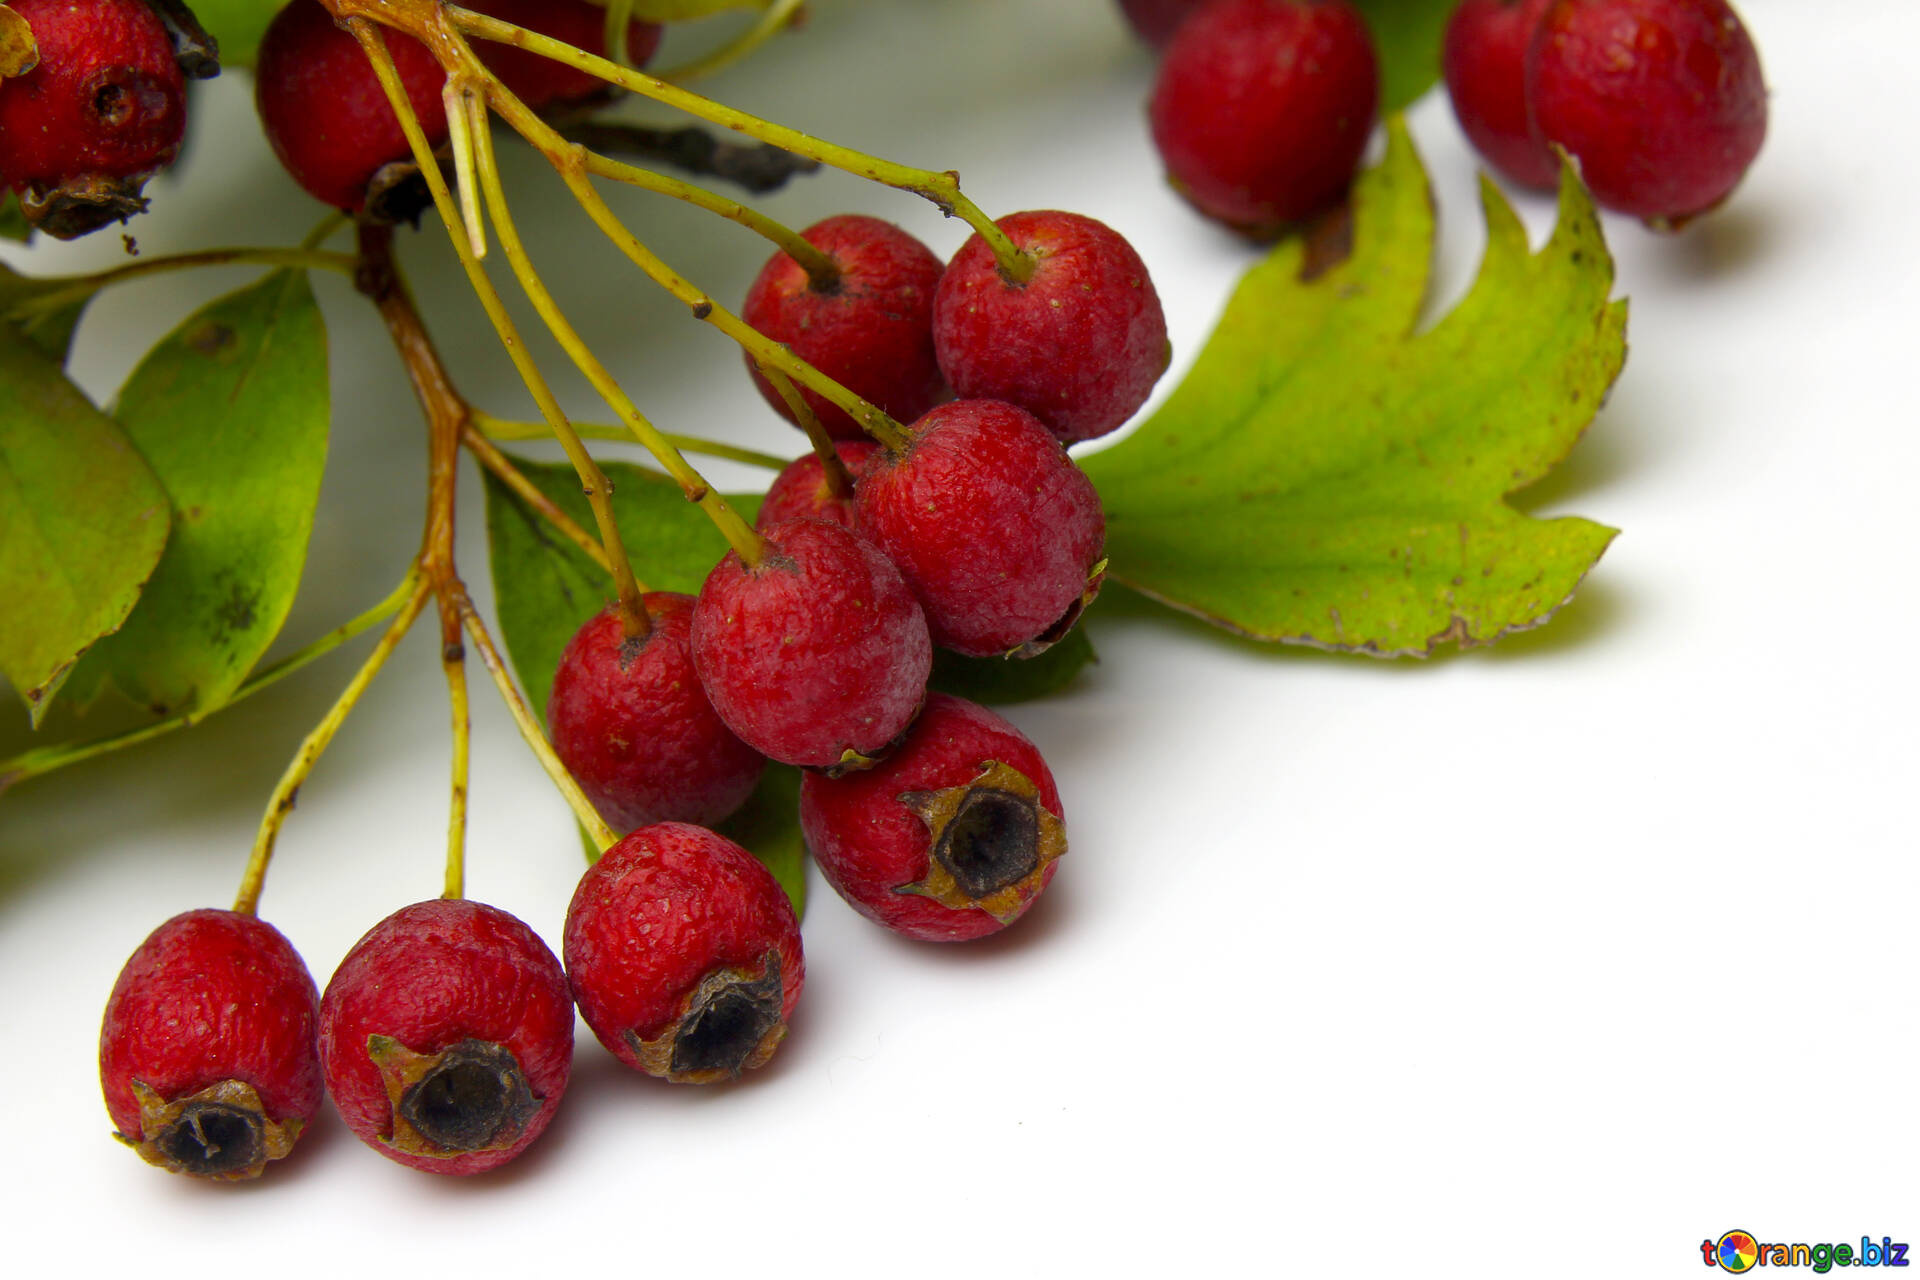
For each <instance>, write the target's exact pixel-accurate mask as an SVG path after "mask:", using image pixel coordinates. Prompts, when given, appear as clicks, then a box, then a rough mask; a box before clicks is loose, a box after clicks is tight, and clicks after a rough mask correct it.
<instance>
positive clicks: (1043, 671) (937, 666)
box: [927, 622, 1099, 702]
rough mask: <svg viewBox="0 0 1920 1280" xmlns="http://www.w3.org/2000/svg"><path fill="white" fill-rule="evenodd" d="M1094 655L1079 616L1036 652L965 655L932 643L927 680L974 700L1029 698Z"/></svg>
mask: <svg viewBox="0 0 1920 1280" xmlns="http://www.w3.org/2000/svg"><path fill="white" fill-rule="evenodd" d="M1098 661H1099V658H1098V657H1097V656H1095V654H1094V652H1093V642H1092V641H1091V640H1089V639H1088V638H1087V628H1086V624H1085V623H1084V622H1082V623H1081V624H1080V625H1079V626H1076V627H1074V629H1073V630H1071V631H1069V632H1067V635H1066V638H1065V639H1064V640H1061V641H1060V642H1059V643H1058V644H1055V645H1054V646H1052V647H1051V648H1049V649H1047V650H1045V651H1044V652H1042V653H1041V654H1040V655H1039V656H1038V657H1035V658H967V657H962V656H961V655H960V654H957V653H952V652H949V651H948V650H945V649H936V650H934V653H933V676H932V678H931V679H930V680H928V682H927V683H928V684H929V685H930V686H931V687H933V688H935V689H938V690H940V691H941V692H942V693H951V694H955V695H957V696H959V697H962V698H967V699H970V700H971V701H974V702H1030V701H1032V700H1033V699H1035V698H1044V697H1046V696H1047V695H1048V694H1050V693H1054V692H1057V691H1058V690H1060V689H1063V688H1065V687H1066V686H1067V685H1068V684H1070V683H1071V682H1072V680H1073V678H1074V677H1075V676H1077V675H1079V674H1080V669H1081V668H1082V667H1084V666H1086V665H1087V664H1088V663H1090V662H1098Z"/></svg>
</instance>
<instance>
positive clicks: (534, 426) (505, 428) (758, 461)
mask: <svg viewBox="0 0 1920 1280" xmlns="http://www.w3.org/2000/svg"><path fill="white" fill-rule="evenodd" d="M473 425H474V426H475V427H477V428H478V429H479V430H480V431H482V432H484V433H485V434H486V436H487V438H488V439H490V440H548V439H551V438H552V437H553V432H552V431H551V430H549V429H548V427H547V424H546V423H544V422H518V421H515V420H513V419H511V418H496V417H494V416H493V415H492V414H490V413H487V412H486V411H484V410H481V409H475V410H474V411H473ZM573 429H574V430H575V431H577V432H579V433H580V436H581V437H582V438H583V439H587V440H619V441H623V442H625V443H627V444H633V443H635V441H634V438H633V432H631V431H629V430H627V429H626V428H625V427H622V426H617V425H615V424H614V423H611V422H576V423H574V424H573ZM660 438H661V439H662V440H665V441H666V442H667V443H668V444H671V445H672V446H673V447H674V448H676V449H678V450H680V452H682V453H699V454H705V455H706V456H708V457H711V458H727V459H729V460H731V461H734V462H744V463H746V464H747V465H748V466H752V467H765V468H766V469H767V470H769V471H778V470H780V469H781V468H783V467H785V466H786V465H787V463H789V462H791V461H792V459H791V458H783V457H781V456H780V455H778V454H775V453H762V452H761V451H760V450H758V449H743V448H741V447H740V446H739V445H732V444H722V443H721V442H719V441H718V440H708V439H707V438H706V437H704V436H684V435H676V434H674V433H673V432H671V431H662V432H661V433H660Z"/></svg>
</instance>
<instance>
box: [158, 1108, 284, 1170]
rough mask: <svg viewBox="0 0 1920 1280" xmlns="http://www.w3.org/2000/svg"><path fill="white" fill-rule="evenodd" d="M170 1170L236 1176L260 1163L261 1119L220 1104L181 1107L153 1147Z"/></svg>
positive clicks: (262, 1147) (262, 1146)
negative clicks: (169, 1166) (165, 1161)
mask: <svg viewBox="0 0 1920 1280" xmlns="http://www.w3.org/2000/svg"><path fill="white" fill-rule="evenodd" d="M155 1145H156V1146H158V1147H159V1149H160V1152H161V1154H162V1155H164V1156H165V1157H166V1158H167V1161H168V1163H169V1164H170V1165H172V1166H173V1167H175V1168H177V1169H179V1170H180V1171H181V1172H183V1173H192V1174H198V1175H199V1176H201V1177H218V1176H220V1175H221V1174H227V1173H235V1172H237V1171H239V1170H241V1169H245V1168H247V1167H249V1166H250V1165H253V1164H257V1163H258V1162H259V1161H260V1160H261V1159H262V1153H263V1150H264V1145H265V1140H264V1138H263V1137H262V1135H261V1132H260V1117H259V1116H258V1115H257V1114H255V1113H254V1112H251V1111H247V1110H245V1109H244V1108H241V1107H236V1106H231V1105H229V1104H227V1103H223V1102H195V1103H189V1104H188V1105H187V1106H186V1107H184V1108H183V1109H182V1110H181V1112H180V1114H179V1115H178V1116H176V1117H175V1118H174V1121H173V1123H172V1124H170V1125H168V1126H167V1128H166V1129H165V1130H164V1131H162V1133H161V1134H160V1137H159V1140H158V1141H157V1143H156V1144H155Z"/></svg>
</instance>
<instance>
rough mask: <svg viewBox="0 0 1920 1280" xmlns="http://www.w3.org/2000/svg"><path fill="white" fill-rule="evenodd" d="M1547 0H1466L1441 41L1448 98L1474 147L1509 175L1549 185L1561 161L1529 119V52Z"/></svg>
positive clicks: (1523, 182)
mask: <svg viewBox="0 0 1920 1280" xmlns="http://www.w3.org/2000/svg"><path fill="white" fill-rule="evenodd" d="M1550 2H1551V0H1461V3H1460V5H1459V7H1458V8H1456V9H1455V10H1454V11H1453V16H1452V17H1451V18H1449V19H1448V20H1447V30H1446V37H1445V40H1444V42H1443V44H1442V46H1441V68H1442V72H1443V74H1444V77H1445V79H1446V84H1447V97H1448V99H1449V100H1450V101H1451V102H1452V103H1453V114H1454V116H1455V117H1456V118H1457V119H1458V120H1459V121H1460V128H1461V130H1462V131H1463V132H1464V133H1465V134H1466V135H1467V139H1468V141H1470V142H1472V143H1473V147H1474V150H1476V151H1478V152H1479V153H1480V155H1481V156H1482V158H1484V159H1485V160H1486V162H1487V163H1488V164H1490V165H1492V166H1493V167H1494V169H1496V170H1497V171H1498V172H1500V173H1501V174H1502V175H1504V176H1505V177H1507V178H1508V179H1510V180H1511V181H1513V182H1517V183H1519V184H1521V185H1522V186H1527V187H1539V188H1542V189H1546V190H1551V189H1552V187H1553V186H1554V184H1555V183H1557V182H1558V181H1559V179H1560V161H1559V160H1558V159H1557V158H1556V157H1555V156H1554V154H1553V150H1552V149H1551V148H1550V147H1548V146H1547V145H1546V142H1545V141H1544V140H1543V139H1540V138H1537V137H1535V136H1534V135H1533V133H1532V130H1531V129H1530V128H1529V126H1528V124H1527V94H1526V58H1527V46H1528V45H1529V44H1531V43H1532V41H1533V33H1534V31H1535V30H1536V29H1538V27H1539V26H1540V18H1541V15H1542V14H1544V13H1546V11H1547V5H1548V4H1549V3H1550Z"/></svg>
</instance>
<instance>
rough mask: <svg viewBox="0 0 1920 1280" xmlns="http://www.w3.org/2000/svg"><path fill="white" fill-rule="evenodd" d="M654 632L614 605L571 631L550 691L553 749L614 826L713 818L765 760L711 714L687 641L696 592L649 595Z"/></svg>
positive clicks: (754, 778)
mask: <svg viewBox="0 0 1920 1280" xmlns="http://www.w3.org/2000/svg"><path fill="white" fill-rule="evenodd" d="M642 603H643V604H644V605H645V606H646V612H647V617H648V622H649V626H648V630H647V632H646V634H645V635H638V636H629V635H627V633H626V627H625V625H624V623H623V620H622V618H621V616H620V611H619V609H618V607H617V606H614V607H609V608H606V609H603V610H601V611H600V612H599V613H597V614H595V615H594V616H593V617H591V618H589V619H587V621H586V622H585V623H584V624H583V625H582V626H581V628H580V629H579V630H578V631H576V632H574V633H573V639H572V640H570V641H568V642H567V648H566V652H565V653H564V654H562V655H561V658H560V666H559V669H558V670H557V671H555V673H554V677H553V690H552V692H551V693H550V694H549V695H548V697H547V728H548V731H549V733H550V735H551V737H552V740H553V749H554V751H555V752H556V753H558V755H559V756H560V760H561V763H563V764H565V765H566V766H567V772H569V773H571V774H572V775H573V776H574V780H575V781H577V782H578V783H579V784H580V789H581V790H582V791H584V792H586V793H587V798H588V799H589V800H591V801H593V806H594V808H596V809H598V810H599V811H600V816H601V817H603V818H605V819H606V820H607V822H608V824H609V825H610V826H612V827H613V828H614V829H615V830H616V831H619V832H622V833H625V832H628V831H631V830H633V829H634V828H635V827H644V826H646V825H647V824H648V823H651V822H664V821H667V820H669V819H671V820H674V821H679V822H698V823H702V824H708V825H710V824H712V823H716V822H720V821H722V820H724V819H725V818H726V817H727V816H728V815H729V814H731V813H732V812H733V811H734V810H736V809H738V808H739V807H740V806H741V805H742V804H745V803H746V799H747V797H748V796H749V795H751V794H753V788H754V784H755V783H757V782H759V780H760V774H761V771H762V770H763V769H764V768H765V766H766V763H767V762H766V758H765V757H763V756H762V755H761V754H760V753H759V752H757V751H755V750H754V749H753V748H752V747H749V746H748V745H747V744H746V743H744V742H742V741H740V739H739V738H737V737H735V736H734V735H733V732H732V730H730V729H728V728H727V726H726V725H725V724H723V723H721V721H720V717H719V716H718V715H716V714H714V710H713V706H712V704H711V703H709V702H708V701H707V695H706V693H705V692H704V691H703V690H702V689H701V687H700V679H699V677H698V676H697V675H696V674H695V673H694V669H693V657H692V655H691V654H689V653H688V652H687V641H688V638H689V636H690V635H691V633H692V630H693V597H692V596H689V595H681V594H678V593H676V592H668V591H654V592H650V593H648V594H647V595H646V596H644V597H643V598H642Z"/></svg>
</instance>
